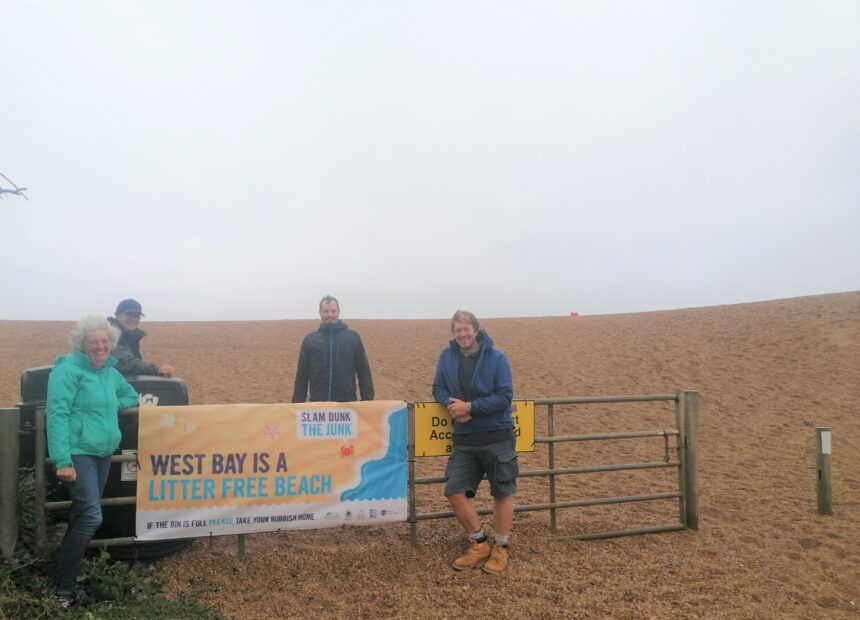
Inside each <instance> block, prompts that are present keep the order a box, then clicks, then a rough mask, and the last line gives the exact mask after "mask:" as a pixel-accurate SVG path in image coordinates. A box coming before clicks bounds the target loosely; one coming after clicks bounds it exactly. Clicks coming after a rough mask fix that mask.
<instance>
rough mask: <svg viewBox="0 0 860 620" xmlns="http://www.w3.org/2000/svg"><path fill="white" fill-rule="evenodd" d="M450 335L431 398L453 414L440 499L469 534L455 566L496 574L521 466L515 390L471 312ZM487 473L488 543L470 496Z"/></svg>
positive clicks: (460, 314)
mask: <svg viewBox="0 0 860 620" xmlns="http://www.w3.org/2000/svg"><path fill="white" fill-rule="evenodd" d="M451 333H452V334H453V336H454V339H453V340H451V342H450V344H449V346H448V347H446V348H444V349H443V350H442V353H441V354H440V355H439V363H438V364H437V365H436V376H435V377H434V378H433V398H434V399H436V402H438V403H440V404H442V405H444V406H445V407H446V408H447V409H448V412H449V413H450V414H451V418H452V420H453V427H454V433H453V438H454V449H453V452H452V453H451V457H450V458H449V459H448V465H447V467H446V468H445V476H446V477H447V478H448V481H447V482H446V484H445V497H446V498H447V499H448V501H449V502H450V503H451V507H452V508H453V510H454V515H455V516H456V517H457V521H459V523H460V525H461V526H462V527H463V529H464V530H465V531H466V534H467V535H468V537H469V541H470V543H471V547H470V549H469V551H468V552H467V553H466V554H465V555H463V556H461V557H459V558H457V559H456V560H455V561H454V568H455V569H457V570H466V569H469V568H479V567H480V568H481V569H482V570H483V571H484V572H486V573H491V574H497V573H501V572H502V571H504V570H505V569H506V568H507V566H508V542H509V540H510V535H511V526H512V524H513V521H514V498H513V496H514V493H515V492H516V490H517V482H516V479H517V475H518V474H519V464H518V462H517V452H516V449H515V445H516V438H515V436H514V420H513V417H512V415H511V400H512V399H513V395H514V389H513V383H512V380H511V366H510V364H509V363H508V358H507V357H506V356H505V354H504V353H503V352H502V351H500V350H499V349H495V348H493V341H492V339H491V338H490V337H489V336H488V335H487V332H485V331H484V330H482V329H481V326H480V324H479V323H478V319H477V318H475V315H474V314H472V313H471V312H466V311H465V310H457V312H455V313H454V316H453V317H452V318H451ZM485 474H486V476H487V479H488V480H489V482H490V494H491V495H492V496H493V528H494V531H495V535H494V540H493V541H490V539H489V538H488V537H487V535H486V534H485V533H484V530H483V527H482V526H481V519H480V517H479V516H478V512H477V510H476V509H475V506H474V505H473V504H472V502H470V501H469V499H470V498H473V497H475V491H476V490H477V488H478V485H479V484H480V482H481V480H482V478H483V477H484V475H485Z"/></svg>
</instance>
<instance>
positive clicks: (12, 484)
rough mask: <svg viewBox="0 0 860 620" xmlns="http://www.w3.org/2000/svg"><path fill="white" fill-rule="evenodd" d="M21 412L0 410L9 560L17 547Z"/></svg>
mask: <svg viewBox="0 0 860 620" xmlns="http://www.w3.org/2000/svg"><path fill="white" fill-rule="evenodd" d="M20 417H21V412H20V410H19V409H18V408H15V409H0V556H2V558H3V559H4V560H8V559H10V558H11V557H12V555H13V554H14V553H15V546H16V545H17V543H18V453H19V450H20V447H19V443H18V429H19V424H20Z"/></svg>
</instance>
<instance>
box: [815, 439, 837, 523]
mask: <svg viewBox="0 0 860 620" xmlns="http://www.w3.org/2000/svg"><path fill="white" fill-rule="evenodd" d="M830 452H831V434H830V428H828V427H826V426H817V427H815V461H816V466H817V467H818V514H821V515H832V514H833V485H832V484H831V481H830Z"/></svg>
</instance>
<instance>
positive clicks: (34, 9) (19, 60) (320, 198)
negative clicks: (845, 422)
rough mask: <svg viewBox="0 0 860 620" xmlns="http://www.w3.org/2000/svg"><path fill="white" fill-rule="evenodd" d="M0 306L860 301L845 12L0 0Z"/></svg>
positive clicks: (789, 5)
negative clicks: (22, 194) (7, 187)
mask: <svg viewBox="0 0 860 620" xmlns="http://www.w3.org/2000/svg"><path fill="white" fill-rule="evenodd" d="M0 24H2V26H0V29H2V34H0V85H2V95H0V172H3V173H4V174H6V175H7V176H8V177H9V178H10V179H12V180H13V181H14V182H15V183H17V184H18V185H19V186H27V187H29V192H28V195H29V198H30V200H29V201H24V200H23V199H21V198H18V197H16V196H7V197H5V198H4V199H3V200H0V230H2V244H0V285H1V286H2V292H0V319H69V320H71V319H76V318H78V317H80V316H82V315H84V314H88V313H91V312H97V313H105V314H107V313H110V312H111V311H112V310H113V308H114V306H115V304H116V302H117V301H118V300H119V299H121V298H123V297H136V298H137V299H139V300H140V301H141V302H142V303H143V305H144V311H145V312H146V314H147V318H148V319H149V320H192V319H236V320H252V319H279V318H312V317H314V316H315V310H316V303H317V301H318V300H319V298H320V297H321V296H322V295H324V294H326V293H331V294H333V295H335V296H337V297H339V298H340V299H341V305H342V308H343V315H342V316H343V318H345V319H347V320H348V319H349V318H443V317H448V316H450V315H451V313H452V312H453V311H454V310H455V309H456V308H458V307H463V308H468V309H471V310H473V311H474V312H475V313H476V314H477V315H478V316H480V317H491V316H538V315H553V314H566V313H568V312H570V311H578V312H579V313H581V314H594V313H617V312H637V311H644V310H656V309H666V308H678V307H688V306H705V305H716V304H728V303H738V302H745V301H755V300H762V299H773V298H780V297H793V296H799V295H808V294H816V293H827V292H837V291H845V290H855V289H858V288H860V242H858V238H860V3H858V2H855V1H845V2H827V1H822V2H704V1H703V2H692V1H691V2H646V1H642V2H567V3H565V2H556V3H536V2H504V3H500V2H482V3H458V2H420V3H418V2H415V3H412V2H306V3H305V2H291V3H286V2H285V3H262V2H248V3H238V2H230V3H226V2H225V3H202V2H198V3H192V2H185V3H167V2H159V3H110V4H107V3H104V4H103V3H68V2H39V3H15V2H12V3H2V4H0Z"/></svg>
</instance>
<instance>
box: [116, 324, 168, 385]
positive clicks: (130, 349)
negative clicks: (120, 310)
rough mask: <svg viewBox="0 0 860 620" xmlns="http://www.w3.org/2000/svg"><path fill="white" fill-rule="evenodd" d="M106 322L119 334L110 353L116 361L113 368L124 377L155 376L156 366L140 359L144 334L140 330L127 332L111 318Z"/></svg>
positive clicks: (156, 372)
mask: <svg viewBox="0 0 860 620" xmlns="http://www.w3.org/2000/svg"><path fill="white" fill-rule="evenodd" d="M108 321H109V322H110V324H111V325H113V326H114V327H116V328H117V329H118V330H119V332H120V337H119V342H118V343H117V345H116V349H114V350H113V353H111V355H113V356H114V357H115V358H116V360H117V363H116V366H115V368H116V369H117V370H118V371H120V372H121V373H122V375H123V376H125V377H131V376H133V375H157V374H158V364H147V363H146V362H144V361H143V360H142V359H141V357H140V341H141V340H142V339H143V337H144V336H146V332H145V331H143V330H142V329H135V330H133V331H130V330H127V329H126V328H125V327H123V326H122V323H120V322H119V321H117V320H116V319H115V318H113V317H112V316H109V317H108Z"/></svg>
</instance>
